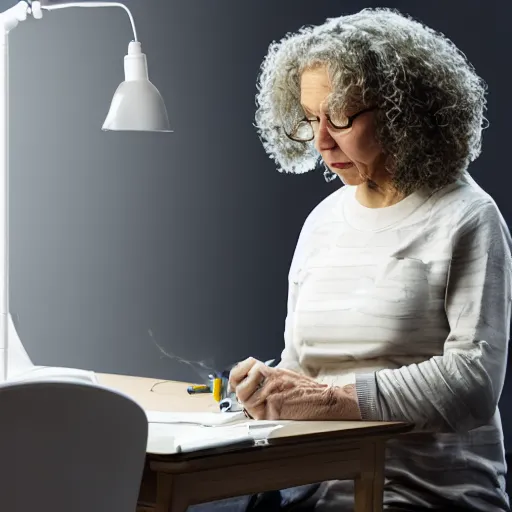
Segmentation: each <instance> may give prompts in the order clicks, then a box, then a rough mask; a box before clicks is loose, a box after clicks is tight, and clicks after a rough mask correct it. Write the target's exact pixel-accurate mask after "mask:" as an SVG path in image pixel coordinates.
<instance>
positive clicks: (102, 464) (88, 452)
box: [0, 381, 148, 512]
mask: <svg viewBox="0 0 512 512" xmlns="http://www.w3.org/2000/svg"><path fill="white" fill-rule="evenodd" d="M147 437H148V421H147V417H146V414H145V412H144V410H143V409H142V408H141V407H140V406H139V405H138V404H137V403H136V402H134V401H133V400H131V399H130V398H129V397H127V396H125V395H123V394H121V393H117V392H115V391H112V390H109V389H105V388H102V387H97V386H94V385H89V384H83V383H77V382H56V381H45V382H41V381H38V382H23V383H15V384H4V385H2V386H0V511H1V512H135V510H136V506H137V497H138V493H139V487H140V482H141V479H142V473H143V469H144V461H145V455H146V446H147Z"/></svg>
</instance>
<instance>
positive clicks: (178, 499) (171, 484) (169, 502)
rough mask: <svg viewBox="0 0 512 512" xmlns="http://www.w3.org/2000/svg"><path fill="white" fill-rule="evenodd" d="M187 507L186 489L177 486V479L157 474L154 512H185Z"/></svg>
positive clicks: (173, 476) (165, 474) (176, 477)
mask: <svg viewBox="0 0 512 512" xmlns="http://www.w3.org/2000/svg"><path fill="white" fill-rule="evenodd" d="M188 506H189V496H188V492H187V489H186V488H184V486H182V485H181V486H180V485H179V477H178V476H176V475H170V474H167V473H158V474H157V485H156V512H186V511H187V508H188Z"/></svg>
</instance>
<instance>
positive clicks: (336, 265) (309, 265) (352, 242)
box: [281, 174, 512, 512]
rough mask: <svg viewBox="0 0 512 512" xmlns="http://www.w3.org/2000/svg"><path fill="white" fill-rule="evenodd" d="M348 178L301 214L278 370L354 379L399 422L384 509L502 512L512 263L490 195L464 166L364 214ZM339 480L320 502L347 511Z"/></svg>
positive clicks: (376, 410)
mask: <svg viewBox="0 0 512 512" xmlns="http://www.w3.org/2000/svg"><path fill="white" fill-rule="evenodd" d="M355 190H356V189H355V187H350V186H344V187H342V188H340V189H339V190H337V191H336V192H334V193H333V194H331V195H330V196H329V197H327V198H326V199H325V200H324V201H322V202H321V203H320V204H319V205H318V206H317V207H316V208H315V209H314V210H313V211H312V212H311V214H310V215H309V217H308V218H307V220H306V222H305V224H304V227H303V229H302V232H301V234H300V237H299V240H298V244H297V248H296V251H295V254H294V257H293V261H292V264H291V268H290V274H289V300H288V315H287V319H286V329H285V349H284V351H283V353H282V362H281V366H283V367H287V368H291V369H296V370H298V371H302V372H304V373H307V374H308V375H311V376H314V377H316V378H317V379H318V380H320V381H322V382H328V383H335V384H337V385H343V384H346V383H350V382H355V383H356V389H357V394H358V399H359V405H360V408H361V411H362V415H363V419H366V420H404V421H408V422H413V423H414V424H415V425H416V432H415V433H413V434H410V435H408V436H404V437H403V438H401V439H400V440H395V441H392V442H389V449H388V454H387V462H386V477H387V481H386V488H385V503H386V504H387V506H391V505H393V504H404V505H405V504H407V505H409V506H417V507H426V508H427V509H428V508H432V507H435V506H438V507H445V506H448V508H449V509H450V510H451V508H450V507H452V508H453V507H455V506H459V507H462V508H463V509H464V510H471V511H481V512H498V511H500V512H501V511H509V510H510V508H509V504H508V498H507V496H506V494H505V492H504V473H505V471H506V468H505V464H504V449H503V434H502V428H501V421H500V416H499V412H498V409H497V402H498V399H499V397H500V393H501V390H502V385H503V380H504V375H505V367H506V360H507V344H508V339H509V325H510V313H511V284H512V259H511V247H512V243H511V239H510V235H509V231H508V228H507V226H506V224H505V222H504V220H503V218H502V216H501V214H500V212H499V210H498V208H497V206H496V204H495V203H494V201H493V200H492V199H491V197H490V196H489V195H488V194H486V193H485V192H484V191H483V190H482V189H481V188H480V187H479V186H478V185H477V184H476V183H475V182H474V181H473V180H472V179H471V178H470V177H469V175H468V174H465V175H464V177H463V178H462V179H461V180H459V181H458V182H457V183H455V184H453V185H450V186H448V187H446V188H444V189H443V190H441V191H439V192H437V193H435V194H433V195H429V194H427V193H426V192H425V191H419V192H416V193H414V194H412V195H410V196H408V197H407V198H406V199H404V200H403V201H401V202H399V203H397V204H395V205H393V206H390V207H386V208H376V209H370V208H366V207H364V206H362V205H361V204H360V203H359V202H358V201H357V199H356V198H355ZM347 492H348V491H347V487H346V485H345V484H341V483H336V482H329V483H325V484H324V485H323V486H322V495H323V497H322V499H321V500H320V502H319V505H318V510H333V511H334V510H336V511H341V510H345V509H344V508H343V505H342V503H348V502H349V501H350V499H349V498H348V496H347Z"/></svg>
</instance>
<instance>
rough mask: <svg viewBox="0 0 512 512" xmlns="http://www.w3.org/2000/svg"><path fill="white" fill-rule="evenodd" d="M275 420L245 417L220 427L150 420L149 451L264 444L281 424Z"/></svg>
mask: <svg viewBox="0 0 512 512" xmlns="http://www.w3.org/2000/svg"><path fill="white" fill-rule="evenodd" d="M281 426H282V425H281V424H279V423H275V422H270V421H269V422H258V421H247V420H246V421H244V422H243V423H238V424H233V425H221V426H217V427H201V426H197V425H196V426H190V425H185V424H183V423H150V424H149V436H148V446H147V451H148V453H154V454H160V455H169V454H173V453H181V452H191V451H196V450H205V449H208V448H219V447H222V446H235V445H236V446H247V447H250V446H254V445H255V444H265V442H266V439H267V437H268V436H269V434H270V433H271V432H274V431H275V430H277V429H279V428H281Z"/></svg>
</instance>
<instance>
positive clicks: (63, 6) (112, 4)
mask: <svg viewBox="0 0 512 512" xmlns="http://www.w3.org/2000/svg"><path fill="white" fill-rule="evenodd" d="M68 7H120V8H121V9H124V10H125V11H126V13H127V14H128V17H129V18H130V23H131V25H132V30H133V40H134V41H136V42H137V41H138V39H137V30H136V28H135V20H134V19H133V16H132V13H131V11H130V9H128V7H126V5H124V4H122V3H118V2H69V3H65V4H57V5H44V6H43V5H42V6H41V9H44V10H45V11H54V10H56V9H67V8H68Z"/></svg>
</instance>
